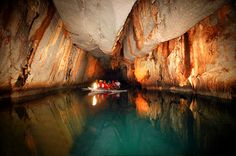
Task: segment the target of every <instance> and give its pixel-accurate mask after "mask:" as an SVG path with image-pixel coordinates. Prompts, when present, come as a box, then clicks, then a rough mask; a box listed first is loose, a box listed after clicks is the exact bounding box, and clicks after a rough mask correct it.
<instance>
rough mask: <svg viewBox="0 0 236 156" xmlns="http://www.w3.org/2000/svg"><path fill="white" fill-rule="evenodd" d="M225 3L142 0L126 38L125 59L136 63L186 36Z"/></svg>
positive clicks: (134, 10) (135, 10)
mask: <svg viewBox="0 0 236 156" xmlns="http://www.w3.org/2000/svg"><path fill="white" fill-rule="evenodd" d="M224 2H225V1H224V0H215V1H212V0H177V1H176V0H152V1H151V0H140V1H138V2H137V3H136V5H135V6H134V7H133V10H132V13H131V17H130V18H131V21H132V22H131V23H130V24H129V28H128V32H127V36H126V38H125V39H124V43H123V46H124V57H125V58H127V59H130V60H134V58H135V57H141V56H144V55H146V54H148V53H149V52H150V51H152V50H153V49H154V48H155V47H156V45H157V44H159V43H162V42H164V41H168V40H171V39H174V38H176V37H179V36H181V35H183V34H184V33H185V32H186V31H188V30H189V29H190V28H191V27H192V26H194V25H195V24H196V23H198V22H199V21H201V20H202V19H203V18H205V17H207V16H209V15H210V14H212V13H213V12H214V11H216V10H217V9H218V8H220V7H221V6H222V5H223V4H224Z"/></svg>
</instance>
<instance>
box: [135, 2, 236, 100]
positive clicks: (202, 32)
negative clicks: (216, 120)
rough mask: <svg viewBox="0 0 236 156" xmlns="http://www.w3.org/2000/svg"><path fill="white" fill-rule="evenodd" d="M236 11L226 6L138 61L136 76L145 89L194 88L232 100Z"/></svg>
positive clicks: (235, 75)
mask: <svg viewBox="0 0 236 156" xmlns="http://www.w3.org/2000/svg"><path fill="white" fill-rule="evenodd" d="M235 17H236V12H235V10H234V9H233V8H232V7H231V6H229V5H225V6H223V7H222V8H221V9H220V10H219V11H217V12H215V13H214V14H213V15H211V16H209V17H207V18H205V19H204V20H202V21H201V22H200V23H198V24H196V25H195V26H194V27H192V28H191V29H190V30H189V31H188V32H187V33H185V34H184V35H182V36H181V37H178V38H176V39H173V40H170V41H167V42H164V43H162V44H160V45H158V46H157V47H156V49H154V50H153V51H152V53H150V54H149V56H146V57H142V58H136V59H135V72H134V73H135V76H136V79H137V81H139V82H140V83H141V84H142V85H143V86H144V87H147V88H155V87H156V88H158V87H167V88H171V87H177V88H183V89H185V90H186V89H187V88H189V89H193V91H195V92H197V93H200V94H209V95H214V96H220V97H225V98H232V96H233V95H234V94H235V84H236V61H235V60H236V57H235V56H236V55H235V49H236V42H235V38H236V30H235V27H236V21H235V19H236V18H235Z"/></svg>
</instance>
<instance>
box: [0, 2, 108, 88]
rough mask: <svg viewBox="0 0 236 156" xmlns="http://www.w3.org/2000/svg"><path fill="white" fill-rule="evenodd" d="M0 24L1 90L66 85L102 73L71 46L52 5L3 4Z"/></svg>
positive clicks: (0, 12) (93, 59)
mask: <svg viewBox="0 0 236 156" xmlns="http://www.w3.org/2000/svg"><path fill="white" fill-rule="evenodd" d="M0 21H1V23H0V90H1V91H11V90H14V91H15V90H22V89H23V90H25V89H32V88H42V87H43V88H45V87H54V86H55V87H59V86H64V85H67V86H68V85H73V84H79V83H83V82H87V81H89V80H91V78H92V79H94V78H95V77H96V76H98V75H100V76H101V75H102V74H103V68H102V67H101V65H100V63H99V62H98V60H97V59H96V58H95V57H93V56H92V55H90V54H88V53H86V52H85V51H83V50H81V49H79V48H76V47H75V46H73V43H72V41H71V39H70V37H69V36H68V33H67V31H66V30H65V29H64V25H63V22H62V20H61V19H60V16H59V15H58V13H57V11H56V9H55V8H54V6H53V3H52V2H50V1H47V0H41V1H37V0H29V1H27V3H26V4H25V3H24V1H9V2H5V3H4V4H3V5H1V11H0Z"/></svg>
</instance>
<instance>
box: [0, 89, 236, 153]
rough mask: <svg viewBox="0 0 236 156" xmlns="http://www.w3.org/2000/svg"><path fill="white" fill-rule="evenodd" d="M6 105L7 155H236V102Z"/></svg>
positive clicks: (51, 100) (125, 96)
mask: <svg viewBox="0 0 236 156" xmlns="http://www.w3.org/2000/svg"><path fill="white" fill-rule="evenodd" d="M1 103H2V104H1V105H2V107H1V109H0V155H2V156H5V155H17V156H20V155H23V156H27V155H49V156H54V155H55V156H60V155H62V156H64V155H73V156H76V155H82V156H83V155H160V156H161V155H163V156H165V155H171V156H173V155H174V156H175V155H180V156H182V155H228V154H229V153H230V152H233V153H235V149H234V142H235V141H236V137H235V132H236V123H235V121H236V120H235V119H236V115H235V113H236V106H235V104H236V103H235V101H226V100H219V99H216V98H206V97H193V96H191V95H188V96H187V95H179V94H173V93H166V92H162V93H160V92H140V91H128V92H126V93H120V94H96V95H94V94H88V92H82V91H80V90H74V91H64V92H61V93H56V94H51V95H45V96H44V97H40V98H36V99H34V100H33V99H32V100H28V101H25V102H21V103H14V104H12V103H10V102H6V101H5V102H1ZM4 103H5V104H7V106H5V107H3V105H5V104H4Z"/></svg>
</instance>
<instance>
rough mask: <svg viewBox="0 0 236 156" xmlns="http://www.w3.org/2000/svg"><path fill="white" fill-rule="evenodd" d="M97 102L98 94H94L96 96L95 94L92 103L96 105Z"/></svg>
mask: <svg viewBox="0 0 236 156" xmlns="http://www.w3.org/2000/svg"><path fill="white" fill-rule="evenodd" d="M96 104H97V98H96V96H95V95H94V96H93V103H92V105H93V106H96Z"/></svg>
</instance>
